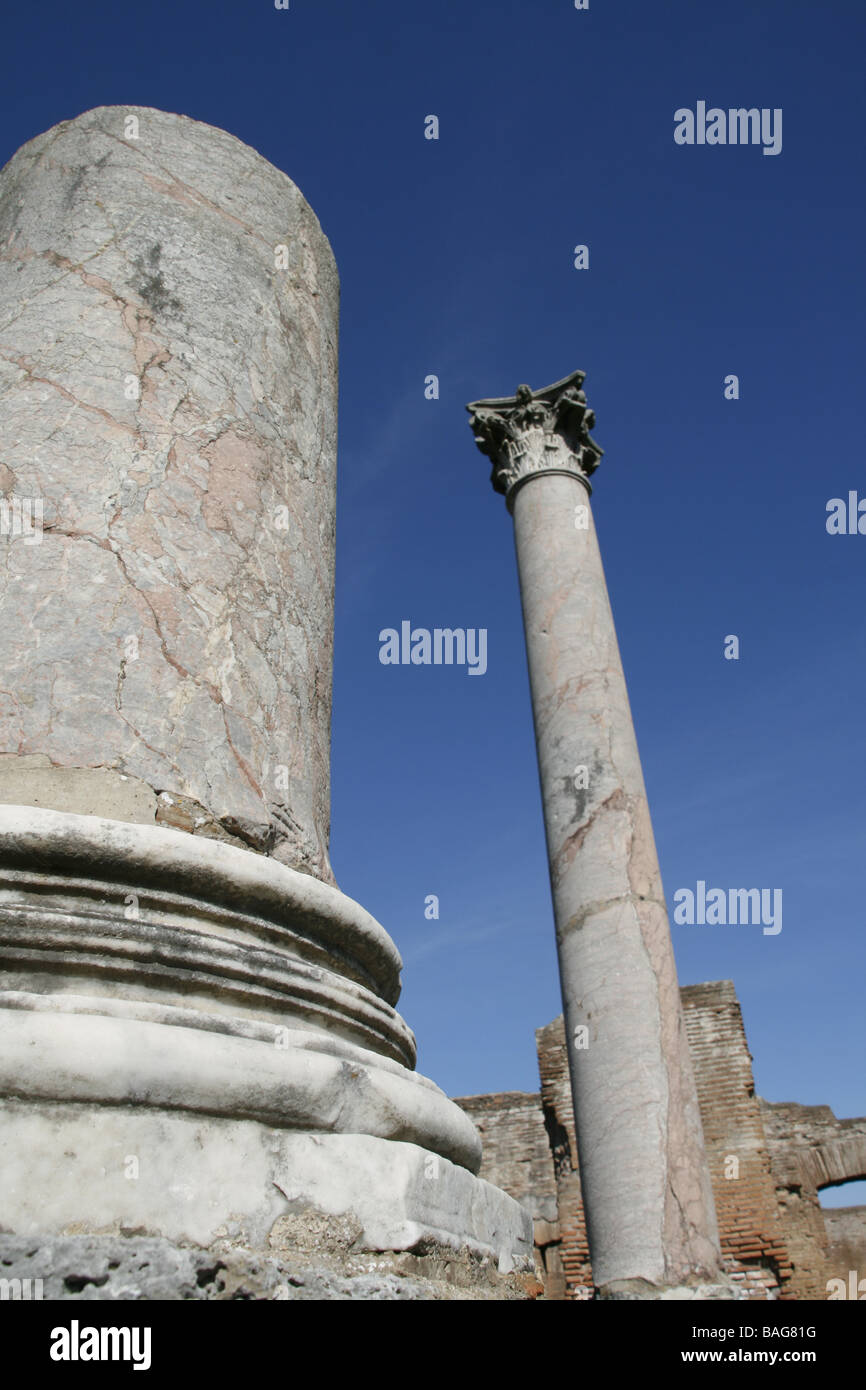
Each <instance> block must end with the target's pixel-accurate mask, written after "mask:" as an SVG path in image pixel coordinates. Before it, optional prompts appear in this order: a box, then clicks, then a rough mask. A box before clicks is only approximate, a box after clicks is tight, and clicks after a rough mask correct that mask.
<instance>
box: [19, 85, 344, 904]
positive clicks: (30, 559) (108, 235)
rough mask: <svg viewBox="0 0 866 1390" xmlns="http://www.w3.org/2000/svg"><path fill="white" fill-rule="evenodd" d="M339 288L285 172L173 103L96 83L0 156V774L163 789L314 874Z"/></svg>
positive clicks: (116, 792) (108, 788)
mask: <svg viewBox="0 0 866 1390" xmlns="http://www.w3.org/2000/svg"><path fill="white" fill-rule="evenodd" d="M131 116H134V117H135V118H136V119H137V122H138V130H137V138H136V135H133V134H132V133H131V131H132V127H131V126H130V125H129V117H131ZM279 247H283V248H285V249H284V251H283V252H276V248H279ZM283 262H287V266H286V268H285V269H283V268H281V267H282V264H283ZM337 298H338V284H337V275H336V269H335V266H334V261H333V257H332V254H331V250H330V247H329V246H328V243H327V241H326V239H325V237H324V235H323V234H322V231H321V229H320V227H319V224H318V222H317V220H316V218H315V216H314V214H313V213H312V211H311V210H310V208H309V206H308V205H307V203H306V202H305V201H304V199H303V197H302V196H301V194H300V193H299V191H298V190H297V189H296V188H295V186H294V185H293V184H292V183H291V182H290V180H289V179H288V178H286V176H285V175H284V174H282V173H280V172H279V171H278V170H277V169H275V168H273V167H272V166H271V165H270V164H268V163H267V162H266V161H265V160H264V159H262V158H261V157H260V156H259V155H258V154H256V153H255V151H253V150H251V149H250V148H249V147H247V146H245V145H243V144H242V143H241V142H240V141H238V140H236V139H235V138H233V137H232V136H230V135H228V134H226V133H225V132H223V131H220V130H216V129H214V128H212V127H210V126H207V125H203V124H201V123H199V122H196V121H192V120H189V119H188V118H186V117H184V116H176V115H170V114H167V113H165V112H159V111H154V110H150V109H148V108H119V107H101V108H99V109H97V110H94V111H89V112H87V113H86V114H84V115H82V116H80V117H78V118H77V119H76V120H73V121H66V122H63V123H62V124H60V125H58V126H56V127H54V128H53V129H52V130H49V131H48V132H46V133H45V134H43V135H40V136H38V137H37V138H36V139H35V140H32V141H30V142H29V143H28V144H27V145H25V146H24V147H23V148H22V149H21V150H20V151H19V152H18V153H17V154H16V155H15V156H14V157H13V159H12V160H10V162H9V164H8V165H7V166H6V167H5V169H4V170H3V171H2V174H0V504H2V503H5V510H4V509H3V507H2V506H0V513H2V515H0V521H3V522H4V528H3V529H4V530H5V534H2V535H0V611H2V618H3V621H2V623H0V669H2V672H3V675H2V681H0V687H2V688H0V750H2V751H3V752H5V753H7V754H15V755H18V756H20V757H22V758H23V759H25V760H28V761H24V762H22V763H21V764H20V768H19V772H18V773H17V774H16V770H15V768H14V767H10V766H9V765H8V764H7V766H6V767H5V768H4V769H3V772H2V776H0V797H3V798H4V799H6V796H5V793H4V791H3V780H2V779H3V777H5V778H6V786H7V788H8V786H9V785H11V783H12V782H15V783H16V784H18V785H20V784H21V783H23V784H25V785H26V784H27V782H28V778H29V781H30V784H31V789H32V786H33V784H34V781H35V780H38V792H35V793H34V792H32V791H31V796H28V795H24V796H23V797H22V798H21V799H22V800H23V801H25V802H27V803H28V804H38V805H51V806H54V807H56V808H57V809H62V810H78V811H85V810H87V809H88V807H89V805H90V804H96V805H98V806H99V807H101V808H102V809H101V810H100V812H99V813H100V814H103V815H116V816H117V817H118V818H120V819H123V818H125V817H126V816H127V815H128V816H129V818H131V819H134V820H137V819H139V818H140V817H141V816H144V803H147V805H148V807H149V805H150V801H149V798H151V797H156V796H157V795H158V794H160V793H163V794H167V795H168V796H169V797H172V798H174V804H175V806H180V807H181V810H180V811H179V812H178V813H177V816H176V817H175V818H173V819H170V820H169V821H168V823H170V824H174V825H178V826H180V827H181V828H183V829H186V830H191V831H192V832H193V833H204V834H208V835H214V834H216V835H225V836H227V837H229V838H231V839H233V840H234V841H235V842H237V843H244V844H246V845H248V846H249V847H251V848H254V849H256V850H259V851H262V852H266V853H270V854H273V855H274V856H276V857H277V858H278V859H280V860H281V861H282V862H284V863H288V864H290V865H292V866H293V867H295V868H299V869H302V870H304V871H305V872H309V873H313V874H315V875H317V876H319V877H322V878H325V879H328V880H331V873H330V867H329V862H328V853H327V840H328V818H329V725H330V702H331V643H332V618H333V547H334V488H335V439H336V413H335V412H336V351H337ZM22 499H24V502H25V503H26V506H27V508H29V513H25V514H29V516H30V517H31V518H32V517H33V515H34V513H35V509H36V504H37V503H38V506H39V508H41V511H42V518H43V520H42V527H43V529H42V532H41V534H38V533H37V532H36V531H35V530H34V532H33V534H29V535H28V534H15V507H16V506H18V508H19V513H20V511H21V505H22ZM20 529H21V528H20V526H19V530H20ZM25 529H26V528H25ZM33 755H41V757H42V758H44V759H47V761H48V764H49V765H50V768H51V769H55V770H56V771H57V772H58V773H61V774H68V773H72V772H73V770H75V771H77V774H78V776H77V780H76V778H74V777H72V776H70V775H66V776H64V775H59V776H56V775H54V774H53V773H52V774H51V775H49V774H48V771H47V769H46V770H45V775H44V776H41V774H40V779H34V776H33V764H32V762H30V761H29V760H30V759H31V758H32V757H33ZM97 770H104V771H106V772H109V773H110V774H111V776H112V778H113V779H114V780H113V781H109V780H108V779H106V778H105V777H103V779H102V781H101V782H97V781H95V780H94V779H93V778H92V777H91V778H90V779H89V780H88V773H93V772H95V771H97ZM118 776H125V777H127V778H128V779H130V785H128V786H127V788H126V791H127V792H128V793H129V794H130V797H131V800H130V799H129V797H127V798H124V796H123V795H121V788H120V785H119V783H118V782H117V777H118ZM136 784H138V785H139V791H140V794H139V795H136V794H134V793H133V787H134V786H135V785H136ZM103 793H104V794H105V795H107V796H109V797H110V798H111V805H112V806H113V807H114V809H113V810H108V809H106V807H107V805H108V804H109V803H108V802H107V801H106V800H105V799H104V795H103ZM46 797H47V798H48V799H47V800H46V799H45V798H46ZM37 798H38V799H37ZM9 799H11V797H10V798H9ZM71 802H74V803H76V804H70V803H71ZM160 804H161V805H163V806H165V805H166V803H165V802H164V801H163V802H162V803H160ZM196 808H198V809H196ZM186 809H189V810H190V814H189V816H185V814H184V813H185V810H186ZM154 814H157V813H156V811H155V812H154ZM145 818H146V817H145ZM152 818H153V817H151V819H152ZM157 818H158V819H161V820H163V821H165V820H166V819H167V817H166V816H165V815H163V816H161V817H159V816H158V817H157ZM197 822H198V823H197ZM331 881H332V880H331Z"/></svg>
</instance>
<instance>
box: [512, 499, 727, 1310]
mask: <svg viewBox="0 0 866 1390" xmlns="http://www.w3.org/2000/svg"><path fill="white" fill-rule="evenodd" d="M588 502H589V499H588V494H587V490H586V488H585V487H584V485H583V484H582V483H581V481H580V480H579V479H578V478H577V477H575V476H565V475H561V474H560V475H557V474H539V475H538V476H536V477H533V478H531V479H529V480H527V481H526V482H525V483H524V485H523V486H521V487H520V488H519V489H518V490H517V492H516V494H515V496H514V525H515V541H516V547H517V559H518V567H519V574H520V592H521V598H522V603H523V616H524V624H525V630H526V647H527V654H528V660H529V674H530V682H531V689H532V707H533V716H534V721H535V737H536V743H537V749H538V764H539V773H540V779H541V791H542V798H543V802H544V820H545V828H546V835H547V847H548V857H549V863H550V880H551V888H552V894H553V904H554V914H555V919H556V935H557V948H558V952H559V965H560V974H561V980H562V997H563V1006H564V1010H565V1022H566V1035H567V1039H568V1048H569V1059H570V1065H571V1075H572V1086H573V1092H574V1111H575V1117H576V1124H577V1133H578V1144H579V1151H580V1152H579V1158H580V1175H581V1184H582V1188H583V1196H584V1203H585V1207H586V1212H587V1222H588V1228H589V1240H590V1248H591V1253H592V1263H593V1271H594V1277H595V1282H596V1285H597V1286H603V1285H606V1284H609V1283H611V1282H614V1281H618V1280H625V1279H635V1278H643V1279H646V1280H648V1281H649V1282H651V1283H660V1284H666V1283H680V1282H682V1281H683V1280H684V1279H685V1278H687V1277H689V1276H694V1275H696V1274H698V1275H701V1276H707V1275H710V1274H712V1273H714V1272H715V1271H716V1270H717V1267H718V1252H717V1249H716V1239H717V1237H716V1227H715V1213H714V1208H713V1200H712V1193H711V1189H710V1184H709V1179H708V1174H707V1169H706V1161H705V1157H704V1150H703V1134H702V1129H701V1122H700V1115H699V1112H698V1106H697V1099H696V1095H695V1088H694V1079H693V1075H692V1067H691V1059H690V1057H689V1053H688V1045H687V1040H686V1035H685V1028H684V1024H683V1020H682V1014H681V1009H680V1002H679V991H678V985H677V976H676V967H675V964H674V958H673V951H672V947H671V941H670V934H669V929H668V920H667V911H666V907H665V902H664V895H663V891H662V883H661V874H660V871H659V866H658V859H657V856H656V848H655V842H654V838H653V832H652V825H651V823H650V817H649V809H648V805H647V799H646V792H645V789H644V782H643V775H642V772H641V766H640V760H639V756H638V749H637V742H636V739H635V734H634V727H633V724H632V717H631V710H630V708H629V701H628V694H627V692H626V686H625V679H624V676H623V671H622V665H621V661H620V655H619V648H618V645H617V640H616V632H615V630H614V624H613V615H612V613H611V609H610V603H609V600H608V594H607V586H606V584H605V579H604V572H603V569H602V563H601V556H600V554H599V549H598V542H597V539H596V534H595V528H594V524H593V521H592V516H591V510H590V509H589V505H588ZM576 509H580V510H576ZM578 519H580V521H581V523H582V524H586V522H587V521H588V528H587V529H578V527H577V526H576V524H575V523H576V521H577V520H578ZM584 784H585V785H584ZM584 1029H585V1032H584V1031H583V1030H584Z"/></svg>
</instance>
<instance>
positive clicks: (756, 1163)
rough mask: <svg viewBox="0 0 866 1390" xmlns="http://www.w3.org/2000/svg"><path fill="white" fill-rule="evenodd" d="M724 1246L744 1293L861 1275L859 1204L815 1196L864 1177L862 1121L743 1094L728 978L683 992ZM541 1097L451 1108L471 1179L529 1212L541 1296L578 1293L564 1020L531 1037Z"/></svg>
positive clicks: (864, 1231)
mask: <svg viewBox="0 0 866 1390" xmlns="http://www.w3.org/2000/svg"><path fill="white" fill-rule="evenodd" d="M681 998H682V1005H683V1012H684V1017H685V1021H686V1029H687V1034H688V1041H689V1049H690V1052H691V1056H692V1062H693V1066H694V1071H695V1077H696V1082H697V1089H698V1099H699V1103H700V1108H701V1119H702V1124H703V1130H704V1142H705V1145H706V1151H707V1157H708V1161H709V1165H710V1173H711V1177H712V1182H713V1193H714V1197H715V1204H716V1211H717V1215H718V1221H719V1231H720V1236H721V1244H722V1253H723V1256H724V1260H725V1267H726V1271H727V1273H728V1274H729V1275H730V1277H731V1278H732V1279H733V1280H734V1281H735V1282H737V1283H739V1284H741V1285H742V1286H743V1287H744V1288H745V1290H746V1292H747V1293H748V1295H749V1297H751V1298H822V1299H823V1298H826V1297H827V1281H828V1280H829V1279H832V1278H836V1279H843V1280H846V1281H848V1282H850V1277H849V1272H850V1271H851V1270H854V1271H856V1272H857V1275H858V1277H864V1278H866V1208H863V1207H851V1208H847V1209H843V1210H839V1211H836V1212H826V1213H824V1212H822V1210H821V1206H820V1202H819V1197H818V1192H819V1189H820V1188H821V1187H825V1186H827V1185H829V1184H832V1183H839V1182H845V1181H850V1180H852V1179H856V1178H861V1177H864V1176H866V1119H852V1120H837V1119H836V1117H835V1115H834V1114H833V1112H832V1110H830V1109H829V1107H828V1106H803V1105H795V1104H789V1103H783V1104H776V1105H772V1104H769V1103H768V1102H766V1101H762V1100H761V1099H760V1097H759V1096H757V1095H756V1094H755V1085H754V1079H753V1076H752V1065H751V1057H750V1054H749V1049H748V1044H747V1041H746V1034H745V1030H744V1027H743V1019H742V1014H741V1011H740V1006H739V1003H738V1001H737V997H736V993H735V991H734V986H733V984H732V983H731V982H730V981H729V980H721V981H716V982H713V983H709V984H699V985H688V986H686V987H685V988H683V989H682V990H681ZM535 1036H536V1043H537V1047H538V1068H539V1074H540V1078H541V1093H540V1094H537V1095H528V1094H525V1093H523V1092H519V1091H509V1092H506V1093H505V1094H504V1095H492V1096H468V1097H464V1098H463V1099H462V1100H460V1101H459V1102H458V1104H459V1105H461V1106H462V1107H463V1109H464V1110H466V1112H467V1113H468V1114H469V1115H470V1116H471V1118H472V1119H473V1120H474V1121H475V1124H476V1125H477V1126H478V1128H479V1129H480V1131H481V1136H482V1141H483V1145H484V1158H483V1164H482V1170H481V1171H482V1175H483V1176H484V1177H485V1178H487V1179H488V1181H490V1182H493V1183H496V1184H497V1185H499V1186H501V1187H503V1188H504V1189H505V1190H506V1191H507V1192H510V1193H511V1195H512V1196H514V1197H516V1198H517V1199H518V1200H519V1201H520V1202H522V1203H523V1204H524V1205H525V1206H526V1207H528V1209H529V1211H530V1213H531V1215H532V1217H533V1219H534V1222H535V1244H536V1260H537V1264H538V1269H539V1274H540V1276H541V1277H542V1278H543V1280H544V1284H545V1293H546V1296H547V1297H548V1298H553V1299H562V1298H568V1299H577V1298H587V1297H589V1296H590V1295H591V1291H592V1287H593V1279H592V1269H591V1265H590V1258H589V1249H588V1244H587V1238H586V1224H585V1219H584V1211H583V1204H582V1200H581V1190H580V1175H579V1171H578V1163H577V1144H576V1138H575V1129H574V1114H573V1109H572V1104H571V1091H570V1086H569V1082H568V1059H567V1055H566V1047H565V1031H564V1027H563V1020H562V1018H561V1017H560V1018H557V1019H554V1021H553V1022H552V1023H549V1024H548V1025H547V1026H546V1027H545V1028H540V1029H539V1030H538V1031H537V1033H536V1035H535Z"/></svg>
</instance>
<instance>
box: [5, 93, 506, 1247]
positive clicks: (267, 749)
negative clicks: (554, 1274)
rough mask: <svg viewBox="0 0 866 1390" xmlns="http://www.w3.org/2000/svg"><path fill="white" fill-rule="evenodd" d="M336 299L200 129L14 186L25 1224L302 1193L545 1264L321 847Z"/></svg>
mask: <svg viewBox="0 0 866 1390" xmlns="http://www.w3.org/2000/svg"><path fill="white" fill-rule="evenodd" d="M338 289H339V286H338V278H337V270H336V266H335V263H334V258H333V254H332V252H331V248H330V246H329V244H328V241H327V239H326V237H325V235H324V233H323V232H322V229H321V227H320V226H319V223H318V221H317V219H316V217H315V214H314V213H313V211H312V209H311V208H310V207H309V205H308V204H307V202H306V201H305V199H304V198H303V197H302V195H301V193H300V192H299V190H298V189H297V188H296V187H295V186H294V184H293V183H292V182H291V180H290V179H288V178H287V177H286V175H285V174H283V173H282V172H281V171H280V170H278V169H275V168H274V167H273V166H272V165H271V164H269V163H268V162H267V160H265V159H263V158H262V157H261V156H260V155H259V154H257V153H256V151H255V150H252V149H250V148H249V147H248V146H246V145H244V144H242V143H241V142H240V141H239V140H236V139H235V138H234V137H233V136H231V135H229V134H227V133H226V132H225V131H221V130H216V129H214V128H213V127H212V126H208V125H203V124H201V123H199V122H196V121H192V120H189V119H188V118H187V117H184V116H177V115H171V114H168V113H166V112H161V111H154V110H151V109H148V108H141V107H120V108H117V107H102V108H99V109H97V110H95V111H89V112H86V113H85V114H84V115H83V116H80V117H78V118H76V119H75V120H72V121H66V122H63V123H62V124H61V125H59V126H56V127H55V128H54V129H53V130H50V131H48V132H46V133H45V134H43V135H40V136H38V137H37V138H36V139H34V140H32V141H30V142H29V143H28V144H27V145H25V146H24V148H23V149H21V150H20V151H19V152H18V154H16V155H15V156H14V158H13V159H12V160H11V161H10V162H9V164H8V165H7V166H6V167H5V169H4V170H3V171H2V174H0V666H2V672H3V679H2V682H0V686H2V689H0V1241H2V1239H3V1238H5V1236H7V1235H9V1233H13V1234H15V1235H17V1236H20V1237H27V1238H28V1240H29V1239H30V1238H31V1237H33V1238H34V1240H36V1241H37V1242H38V1239H39V1238H40V1237H43V1236H44V1237H46V1238H51V1239H54V1238H55V1237H58V1238H59V1237H63V1236H66V1235H70V1233H76V1234H77V1235H87V1236H94V1237H96V1236H101V1235H103V1234H106V1233H108V1234H111V1233H114V1234H115V1235H117V1234H118V1233H119V1232H122V1231H128V1230H134V1231H138V1232H143V1233H145V1234H146V1235H147V1236H148V1237H150V1236H154V1237H159V1238H161V1239H163V1240H168V1241H176V1242H181V1243H183V1242H193V1243H195V1244H198V1245H201V1246H210V1245H211V1244H212V1243H213V1242H216V1241H218V1240H220V1239H237V1240H240V1241H242V1242H246V1243H247V1244H249V1245H251V1246H253V1247H255V1248H263V1247H266V1246H267V1244H268V1241H269V1239H270V1236H271V1233H272V1232H273V1231H274V1229H275V1228H276V1227H277V1226H278V1224H279V1223H280V1222H281V1221H282V1220H283V1218H285V1217H286V1216H288V1215H293V1214H297V1213H298V1212H306V1211H308V1210H309V1209H310V1208H313V1209H314V1210H315V1211H317V1212H319V1213H324V1214H325V1216H326V1217H328V1218H331V1217H340V1218H341V1219H342V1217H343V1216H345V1215H346V1213H349V1214H350V1215H351V1216H352V1218H353V1220H354V1221H356V1222H357V1223H358V1225H359V1229H360V1232H361V1235H360V1236H359V1239H360V1240H361V1242H362V1243H363V1242H367V1246H368V1247H369V1248H374V1249H385V1250H389V1249H395V1250H401V1249H405V1248H406V1247H407V1246H411V1245H413V1244H417V1243H418V1242H419V1241H423V1240H429V1241H439V1242H442V1241H444V1242H446V1243H449V1244H452V1245H456V1246H458V1247H460V1246H463V1245H465V1246H468V1247H470V1248H471V1249H472V1250H474V1251H475V1252H477V1253H479V1254H482V1255H484V1256H485V1257H486V1258H488V1259H496V1260H498V1261H499V1262H500V1264H502V1265H503V1267H510V1266H511V1265H512V1264H513V1263H518V1264H519V1263H520V1262H523V1263H526V1262H527V1261H531V1248H532V1245H531V1222H530V1219H529V1216H528V1214H527V1213H526V1212H524V1211H523V1210H522V1208H520V1207H519V1206H518V1205H517V1203H516V1202H514V1201H512V1199H511V1198H509V1197H508V1196H507V1195H506V1194H505V1193H502V1192H499V1191H498V1190H497V1189H496V1188H493V1187H491V1186H490V1184H488V1183H485V1182H483V1181H482V1180H480V1179H479V1178H477V1177H476V1176H475V1174H476V1173H477V1171H478V1167H479V1163H480V1141H479V1137H478V1134H477V1132H476V1130H475V1128H474V1126H473V1125H472V1124H471V1122H470V1121H469V1120H468V1118H467V1117H466V1115H464V1113H463V1112H462V1111H461V1110H460V1109H459V1107H458V1106H456V1105H455V1104H453V1103H452V1102H451V1101H450V1100H448V1098H447V1097H446V1096H445V1095H444V1094H443V1093H442V1092H441V1091H440V1090H439V1088H438V1087H437V1086H435V1085H434V1083H433V1082H432V1081H429V1080H428V1079H427V1078H426V1077H423V1076H419V1075H418V1073H417V1072H416V1071H415V1070H414V1067H415V1039H414V1037H413V1035H412V1032H411V1030H410V1029H409V1028H408V1027H407V1025H406V1023H405V1022H404V1020H403V1019H402V1018H401V1017H400V1015H399V1013H398V1012H397V1010H396V1007H395V1006H396V1004H397V1000H398V998H399V994H400V968H401V961H400V955H399V952H398V951H397V948H396V946H395V944H394V942H393V941H392V940H391V938H390V937H389V936H388V934H387V933H386V932H385V930H384V929H383V928H382V927H381V926H380V925H379V923H378V922H376V921H375V920H374V919H373V918H372V917H371V916H370V914H369V913H367V912H366V911H365V910H364V909H363V907H361V906H360V905H359V904H358V903H356V902H353V901H352V900H351V899H350V898H348V897H347V896H346V895H345V894H343V893H341V892H340V891H339V890H338V889H337V887H336V886H335V884H334V881H333V875H332V873H331V868H330V864H329V859H328V811H329V762H330V727H329V726H330V708H331V661H332V649H333V583H334V534H335V470H336V389H337V375H336V373H337V304H338ZM365 1248H366V1247H365ZM10 1272H11V1271H10Z"/></svg>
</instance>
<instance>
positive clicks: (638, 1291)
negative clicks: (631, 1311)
mask: <svg viewBox="0 0 866 1390" xmlns="http://www.w3.org/2000/svg"><path fill="white" fill-rule="evenodd" d="M595 1296H596V1298H597V1299H600V1300H603V1301H620V1302H624V1301H632V1302H633V1301H635V1300H636V1299H648V1300H654V1301H656V1302H659V1303H666V1302H687V1301H689V1300H696V1301H700V1302H706V1301H708V1300H712V1301H715V1300H724V1299H730V1300H733V1301H740V1300H743V1299H746V1298H747V1297H748V1295H747V1294H746V1292H745V1290H743V1289H740V1288H738V1287H737V1285H736V1284H732V1283H730V1282H729V1281H728V1280H726V1279H723V1280H720V1282H719V1283H717V1284H671V1285H668V1286H666V1287H663V1286H661V1285H658V1284H650V1283H648V1282H647V1280H645V1279H617V1280H615V1281H613V1282H611V1283H610V1284H605V1285H604V1286H603V1287H602V1288H599V1289H596V1294H595Z"/></svg>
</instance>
